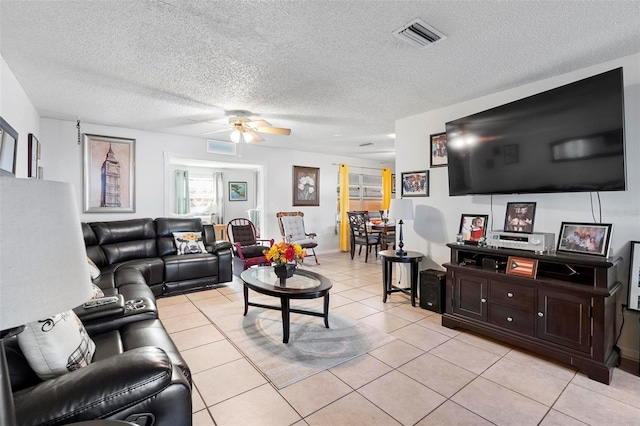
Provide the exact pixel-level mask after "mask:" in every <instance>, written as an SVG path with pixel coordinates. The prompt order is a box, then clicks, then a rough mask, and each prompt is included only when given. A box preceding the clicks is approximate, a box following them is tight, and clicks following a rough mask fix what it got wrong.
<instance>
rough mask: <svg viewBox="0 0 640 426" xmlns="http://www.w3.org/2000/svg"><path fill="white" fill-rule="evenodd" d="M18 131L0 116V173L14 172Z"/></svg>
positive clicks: (13, 173)
mask: <svg viewBox="0 0 640 426" xmlns="http://www.w3.org/2000/svg"><path fill="white" fill-rule="evenodd" d="M17 156H18V132H17V131H16V130H15V129H14V128H13V127H11V125H10V124H9V123H7V122H6V121H5V119H4V118H2V117H0V174H12V175H14V176H15V174H16V160H17Z"/></svg>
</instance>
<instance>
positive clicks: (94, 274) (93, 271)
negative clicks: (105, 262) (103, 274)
mask: <svg viewBox="0 0 640 426" xmlns="http://www.w3.org/2000/svg"><path fill="white" fill-rule="evenodd" d="M87 263H89V276H90V277H91V279H92V280H95V279H96V278H98V277H99V276H100V268H98V266H96V264H95V263H93V260H91V258H90V257H87Z"/></svg>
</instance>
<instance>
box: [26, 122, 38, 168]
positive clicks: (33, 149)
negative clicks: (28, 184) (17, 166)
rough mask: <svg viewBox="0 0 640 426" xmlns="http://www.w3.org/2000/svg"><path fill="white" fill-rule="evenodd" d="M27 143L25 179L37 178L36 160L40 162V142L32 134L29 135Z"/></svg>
mask: <svg viewBox="0 0 640 426" xmlns="http://www.w3.org/2000/svg"><path fill="white" fill-rule="evenodd" d="M27 142H28V145H27V150H28V153H29V158H28V160H29V161H28V162H27V177H30V178H37V177H38V160H40V142H39V141H38V139H37V138H36V137H35V136H34V134H33V133H29V136H28V139H27Z"/></svg>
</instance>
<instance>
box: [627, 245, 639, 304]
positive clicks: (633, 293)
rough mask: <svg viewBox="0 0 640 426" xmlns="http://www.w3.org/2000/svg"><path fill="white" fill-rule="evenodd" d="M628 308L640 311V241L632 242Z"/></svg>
mask: <svg viewBox="0 0 640 426" xmlns="http://www.w3.org/2000/svg"><path fill="white" fill-rule="evenodd" d="M629 259H630V261H629V291H628V293H627V308H629V309H633V310H634V311H640V241H631V255H630V256H629Z"/></svg>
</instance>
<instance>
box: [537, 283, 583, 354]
mask: <svg viewBox="0 0 640 426" xmlns="http://www.w3.org/2000/svg"><path fill="white" fill-rule="evenodd" d="M537 307H538V313H537V320H538V331H537V336H538V337H539V338H540V339H544V340H547V341H549V342H553V343H557V344H559V345H562V346H566V347H568V348H571V349H576V350H579V351H582V352H587V353H588V352H590V351H591V342H590V336H591V315H590V307H591V299H590V298H588V297H583V296H576V295H573V294H566V293H559V292H555V291H549V290H543V289H538V306H537Z"/></svg>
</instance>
